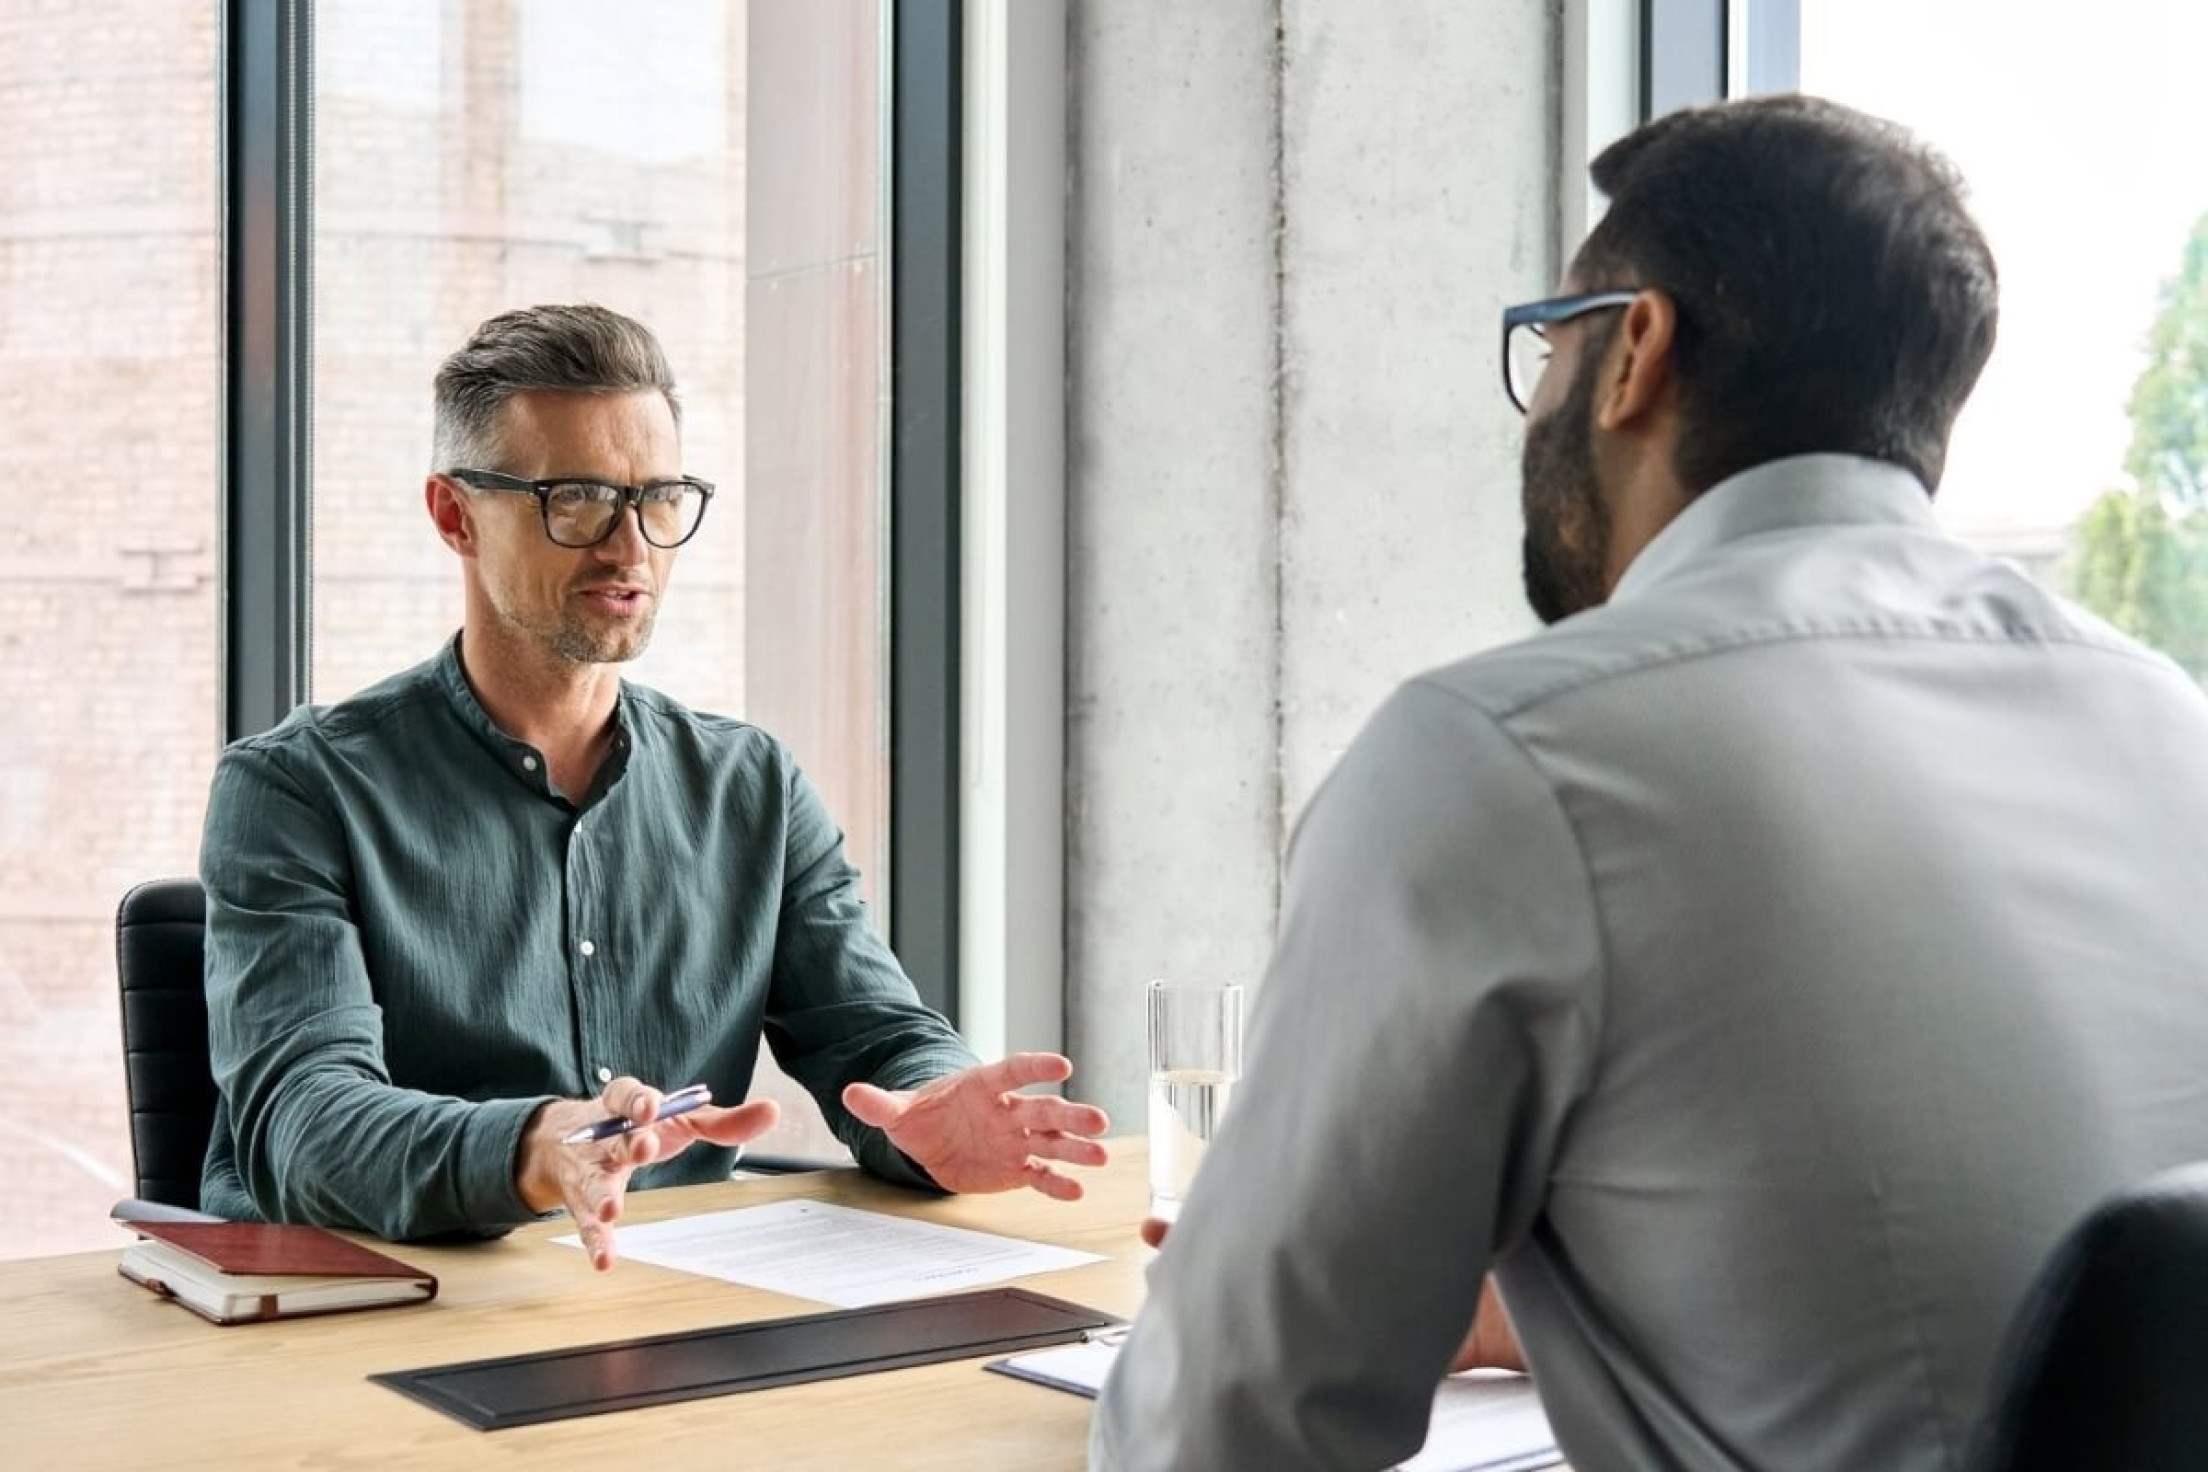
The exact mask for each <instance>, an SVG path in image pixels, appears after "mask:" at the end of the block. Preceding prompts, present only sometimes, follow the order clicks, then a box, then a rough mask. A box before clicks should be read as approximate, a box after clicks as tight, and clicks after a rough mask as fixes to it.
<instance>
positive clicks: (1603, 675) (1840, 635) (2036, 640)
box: [1420, 620, 2178, 726]
mask: <svg viewBox="0 0 2208 1472" xmlns="http://www.w3.org/2000/svg"><path fill="white" fill-rule="evenodd" d="M1849 639H1861V640H1865V641H1875V640H1884V639H1890V640H1898V641H1918V642H1922V643H1928V644H1937V643H1947V644H1997V645H2002V646H2004V647H2010V648H2015V647H2020V646H2026V645H2033V644H2041V645H2061V646H2065V647H2068V648H2073V649H2082V650H2085V651H2087V652H2088V653H2093V654H2105V655H2110V656H2113V657H2116V658H2121V659H2129V660H2132V661H2134V662H2136V663H2139V664H2144V665H2147V666H2150V667H2151V668H2154V669H2157V670H2160V671H2162V672H2164V673H2166V674H2175V673H2178V670H2177V667H2176V666H2175V665H2174V664H2172V663H2171V662H2170V660H2169V659H2168V657H2167V656H2165V655H2161V654H2157V653H2155V652H2154V651H2153V650H2151V649H2143V648H2136V649H2135V648H2132V647H2129V646H2127V645H2124V644H2116V643H2110V642H2108V641H2107V640H2103V639H2097V638H2092V637H2089V636H2086V635H2082V634H2068V633H2061V632H2055V631H2050V630H2045V629H2036V628H2024V627H2020V626H2011V627H2007V628H2003V629H1999V630H1993V629H1986V630H1982V631H1981V630H1971V629H1960V628H1948V629H1941V628H1910V627H1905V626H1902V625H1897V624H1890V623H1882V622H1879V621H1877V620H1860V621H1851V622H1849V623H1848V624H1846V625H1843V626H1836V627H1830V628H1801V627H1787V628H1781V629H1759V630H1755V631H1752V632H1734V633H1728V634H1720V635H1714V636H1709V637H1706V638H1702V639H1699V640H1697V641H1696V642H1695V643H1694V644H1693V645H1691V646H1690V647H1687V648H1683V649H1669V650H1663V651H1658V652H1653V653H1650V654H1649V655H1647V656H1646V657H1645V658H1638V659H1633V660H1630V661H1628V662H1627V663H1624V664H1621V665H1617V666H1615V667H1612V668H1607V669H1597V670H1579V671H1574V672H1572V673H1571V674H1569V675H1565V676H1562V677H1559V678H1557V679H1553V680H1550V681H1549V682H1548V683H1546V684H1543V685H1540V686H1537V687H1535V688H1534V689H1532V690H1528V691H1525V692H1523V693H1521V694H1519V695H1517V696H1515V697H1513V698H1512V699H1509V700H1506V701H1502V702H1500V703H1497V704H1493V705H1490V704H1489V703H1487V702H1484V701H1482V700H1480V699H1479V697H1478V695H1477V694H1476V693H1474V692H1469V691H1465V692H1456V691H1452V693H1454V694H1456V695H1457V698H1458V699H1460V700H1462V701H1463V702H1464V703H1466V704H1467V705H1470V706H1472V707H1473V708H1475V709H1477V710H1479V711H1481V712H1482V713H1483V714H1485V715H1486V716H1487V717H1488V718H1489V719H1490V720H1492V721H1494V722H1495V723H1496V724H1497V725H1498V726H1500V725H1501V724H1502V723H1503V722H1505V721H1508V720H1511V719H1513V718H1515V717H1517V716H1521V715H1524V714H1526V713H1527V712H1528V711H1530V710H1532V709H1533V708H1534V707H1536V706H1538V705H1541V704H1544V703H1545V702H1547V701H1551V700H1556V699H1560V698H1562V697H1564V696H1567V695H1575V694H1578V693H1579V692H1580V691H1582V690H1586V689H1590V688H1592V687H1594V686H1596V685H1600V684H1603V683H1604V682H1606V681H1610V680H1617V679H1624V678H1626V677H1628V676H1631V675H1640V674H1647V673H1649V672H1651V671H1655V670H1663V669H1671V668H1674V667H1676V666H1679V665H1683V664H1691V663H1693V662H1695V661H1696V660H1702V659H1715V658H1717V657H1719V656H1722V655H1727V654H1741V653H1746V652H1747V651H1749V650H1752V649H1768V648H1771V647H1773V646H1776V645H1780V644H1809V643H1824V642H1838V641H1842V640H1849ZM1420 678H1421V679H1423V680H1433V679H1436V675H1435V674H1433V673H1429V674H1427V675H1423V676H1420ZM1441 688H1444V689H1448V688H1449V687H1448V686H1446V685H1443V686H1442V687H1441Z"/></svg>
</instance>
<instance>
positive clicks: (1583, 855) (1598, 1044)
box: [1411, 675, 1611, 1099]
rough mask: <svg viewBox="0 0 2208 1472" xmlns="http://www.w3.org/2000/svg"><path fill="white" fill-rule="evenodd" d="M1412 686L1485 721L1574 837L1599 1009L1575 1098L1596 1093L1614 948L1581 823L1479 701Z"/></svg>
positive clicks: (1441, 688) (1426, 683)
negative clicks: (1592, 937) (1590, 934)
mask: <svg viewBox="0 0 2208 1472" xmlns="http://www.w3.org/2000/svg"><path fill="white" fill-rule="evenodd" d="M1411 684H1412V685H1414V686H1420V687H1424V688H1429V689H1431V690H1433V691H1434V692H1435V693H1436V694H1438V695H1441V696H1443V697H1445V698H1446V699H1448V700H1449V701H1450V702H1451V703H1452V704H1455V705H1459V706H1462V707H1463V708H1464V709H1465V710H1468V711H1470V712H1471V713H1472V714H1473V715H1475V716H1478V717H1479V718H1480V719H1481V720H1482V721H1484V722H1486V724H1487V725H1488V726H1489V727H1490V728H1492V729H1493V730H1494V732H1495V734H1496V735H1498V736H1500V737H1502V738H1503V740H1504V741H1506V742H1508V743H1509V745H1510V749H1511V750H1512V751H1515V752H1516V753H1517V754H1518V759H1519V760H1520V761H1522V762H1524V763H1525V764H1526V770H1527V771H1528V772H1530V773H1532V774H1533V780H1534V781H1535V782H1537V783H1539V784H1540V786H1541V791H1542V793H1543V794H1544V795H1545V796H1547V798H1548V799H1549V804H1550V806H1552V807H1554V808H1555V809H1556V816H1557V821H1558V822H1560V823H1562V824H1563V825H1564V832H1565V833H1566V834H1567V835H1568V836H1569V837H1570V838H1571V841H1572V854H1573V856H1574V857H1576V858H1577V859H1578V860H1579V877H1580V882H1581V884H1582V885H1583V886H1584V887H1585V889H1586V891H1587V914H1588V917H1589V918H1590V919H1591V920H1592V921H1593V922H1594V927H1595V957H1596V960H1595V970H1596V975H1595V994H1596V1009H1595V1015H1594V1017H1593V1018H1592V1019H1591V1021H1592V1022H1593V1024H1594V1053H1593V1056H1592V1057H1591V1058H1590V1059H1589V1060H1588V1065H1587V1070H1586V1074H1585V1076H1584V1077H1583V1078H1582V1079H1581V1081H1580V1082H1581V1087H1580V1089H1579V1092H1578V1094H1577V1095H1575V1099H1576V1098H1579V1097H1584V1096H1585V1095H1587V1094H1589V1093H1591V1092H1593V1090H1594V1086H1595V1078H1596V1074H1597V1072H1598V1071H1599V1069H1600V1068H1601V1065H1602V1061H1603V1060H1604V1059H1605V1058H1606V1057H1608V1056H1609V1053H1608V1048H1607V1046H1606V1044H1607V1043H1608V1041H1609V1026H1610V956H1611V946H1610V927H1609V926H1608V925H1607V924H1605V923H1604V921H1603V918H1602V896H1601V894H1600V893H1599V892H1598V891H1597V890H1596V888H1595V869H1594V865H1592V864H1591V863H1589V862H1588V860H1587V844H1586V842H1585V840H1583V839H1582V838H1581V837H1580V832H1579V824H1578V823H1576V822H1574V821H1573V819H1572V813H1571V809H1569V808H1567V807H1566V806H1564V799H1563V798H1562V797H1561V796H1559V795H1558V793H1557V790H1556V784H1555V783H1553V782H1551V781H1550V780H1549V774H1548V773H1547V772H1545V771H1543V770H1542V768H1541V763H1540V760H1539V759H1538V758H1537V757H1535V756H1534V754H1533V753H1532V751H1530V750H1528V749H1527V747H1526V744H1525V742H1523V741H1521V740H1519V739H1518V733H1517V732H1515V731H1513V730H1511V729H1510V728H1509V727H1508V726H1506V725H1504V724H1503V723H1502V721H1501V720H1500V719H1499V718H1497V717H1496V716H1494V715H1493V714H1491V713H1490V712H1488V711H1486V710H1484V709H1482V708H1481V706H1480V705H1479V704H1478V703H1477V702H1476V701H1473V700H1471V699H1470V698H1468V697H1467V696H1465V695H1464V694H1463V693H1461V692H1459V691H1456V690H1452V689H1450V688H1449V687H1448V686H1447V685H1444V684H1441V683H1440V682H1438V681H1436V680H1434V679H1432V678H1430V677H1428V676H1423V675H1422V676H1419V677H1418V678H1416V679H1414V680H1412V681H1411Z"/></svg>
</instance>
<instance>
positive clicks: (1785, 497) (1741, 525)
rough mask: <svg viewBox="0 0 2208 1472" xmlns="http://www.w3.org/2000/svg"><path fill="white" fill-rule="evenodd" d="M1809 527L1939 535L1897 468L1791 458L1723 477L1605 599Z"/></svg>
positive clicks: (1927, 499)
mask: <svg viewBox="0 0 2208 1472" xmlns="http://www.w3.org/2000/svg"><path fill="white" fill-rule="evenodd" d="M1812 526H1904V527H1910V528H1914V529H1916V530H1919V531H1928V532H1937V531H1938V530H1939V522H1938V520H1937V519H1936V518H1935V517H1934V516H1933V514H1932V496H1931V493H1930V492H1928V491H1927V490H1925V488H1924V482H1922V481H1920V480H1918V479H1917V478H1916V476H1915V475H1913V474H1911V473H1910V472H1909V471H1906V470H1904V469H1902V468H1901V467H1900V466H1898V465H1893V464H1889V463H1888V462H1886V461H1884V460H1870V459H1866V458H1864V457H1862V456H1859V455H1790V456H1788V457H1787V458H1785V459H1783V460H1770V461H1766V462H1765V463H1763V464H1761V465H1757V466H1754V467H1751V468H1750V469H1747V470H1743V471H1741V472H1740V473H1739V474H1738V475H1732V476H1727V477H1726V478H1725V479H1724V480H1721V481H1719V482H1718V483H1717V484H1716V485H1714V486H1711V487H1710V488H1709V489H1708V490H1707V491H1704V492H1703V493H1702V494H1701V495H1700V496H1697V497H1696V498H1695V499H1694V500H1693V501H1692V502H1690V503H1689V504H1688V506H1687V509H1686V510H1684V511H1682V512H1680V513H1679V514H1678V515H1677V516H1675V517H1673V518H1672V520H1671V524H1670V525H1669V526H1667V527H1665V528H1664V529H1663V530H1662V531H1660V532H1658V533H1657V534H1656V535H1655V537H1653V538H1652V539H1651V540H1650V541H1649V544H1648V545H1647V546H1646V547H1643V548H1642V549H1641V551H1640V555H1639V556H1637V557H1635V558H1634V559H1633V561H1632V564H1631V565H1630V566H1628V567H1627V568H1626V570H1625V575H1624V576H1623V577H1621V578H1619V579H1618V586H1617V587H1616V588H1615V589H1614V590H1612V592H1611V594H1610V601H1611V602H1612V603H1617V602H1619V601H1621V600H1624V599H1628V598H1631V597H1634V596H1636V595H1638V594H1640V593H1642V592H1645V591H1646V590H1647V589H1649V588H1650V587H1652V586H1654V585H1655V584H1657V583H1659V582H1661V581H1663V580H1664V579H1665V578H1667V577H1670V576H1671V575H1672V574H1674V573H1676V572H1677V571H1678V570H1679V569H1681V568H1682V567H1685V566H1686V565H1687V564H1689V563H1691V562H1693V561H1695V560H1696V559H1697V558H1699V557H1701V556H1702V555H1703V554H1704V553H1707V552H1710V551H1713V550H1715V549H1716V548H1718V547H1721V546H1724V545H1725V544H1726V543H1728V542H1737V541H1739V540H1741V539H1742V538H1744V537H1752V536H1755V535H1757V534H1759V533H1762V532H1775V531H1789V530H1792V529H1794V528H1797V527H1812Z"/></svg>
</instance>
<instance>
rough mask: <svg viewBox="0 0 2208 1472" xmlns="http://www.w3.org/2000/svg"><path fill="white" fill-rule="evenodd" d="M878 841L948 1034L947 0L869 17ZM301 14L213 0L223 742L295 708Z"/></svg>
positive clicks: (300, 466) (308, 624) (309, 40)
mask: <svg viewBox="0 0 2208 1472" xmlns="http://www.w3.org/2000/svg"><path fill="white" fill-rule="evenodd" d="M884 7H885V14H886V24H887V27H888V29H887V33H886V35H887V40H888V45H887V46H886V47H885V53H886V54H885V67H886V75H885V78H884V84H885V85H884V96H885V100H886V104H887V105H886V107H885V109H884V117H885V125H886V126H887V128H888V130H889V135H888V140H887V142H888V145H889V157H890V159H891V161H892V163H891V170H890V180H891V184H890V195H889V216H888V221H887V233H888V249H889V254H890V275H889V281H890V285H889V293H890V297H889V318H888V321H889V324H890V329H889V342H888V348H887V354H888V362H889V367H890V388H889V393H890V402H889V422H890V435H889V437H888V464H887V466H886V476H887V481H886V487H885V489H886V495H887V502H888V510H887V529H888V541H887V545H886V547H885V554H886V555H885V559H884V561H885V574H884V575H885V576H886V578H887V580H888V585H889V586H888V589H887V593H888V597H887V598H886V599H885V601H884V605H883V606H884V609H885V611H886V614H887V618H888V625H889V626H888V630H887V639H888V648H889V661H888V665H889V671H888V687H889V688H888V690H887V692H886V693H887V699H888V709H887V712H886V717H887V720H888V723H889V733H890V741H889V749H890V762H889V765H890V772H889V782H890V819H889V824H890V830H889V847H888V855H889V859H888V873H887V874H886V875H885V876H883V878H884V881H885V882H884V883H883V885H882V891H881V892H882V908H883V909H884V910H885V911H886V913H887V915H888V918H889V922H890V940H891V944H892V946H893V947H894V948H895V950H896V951H897V953H898V955H899V957H900V958H901V959H902V960H903V961H904V963H905V967H906V970H907V971H908V972H909V973H910V974H911V976H912V979H913V983H914V985H915V986H916V987H918V989H919V992H920V996H921V998H922V1000H923V1001H925V1002H927V1003H928V1005H930V1006H932V1007H934V1008H936V1009H937V1010H939V1011H941V1012H943V1013H944V1014H945V1015H946V1016H948V1017H950V1018H951V1020H952V1021H953V1022H954V1023H955V1022H956V1021H957V1005H958V995H957V979H958V913H959V905H958V888H959V887H958V873H959V714H960V712H959V681H960V667H959V639H960V634H959V600H960V581H961V575H962V568H961V565H960V559H959V516H958V500H959V485H960V475H961V470H960V466H961V453H962V446H961V443H960V434H959V418H960V415H959V396H960V381H959V352H960V346H959V318H960V296H959V275H960V252H959V242H960V198H961V195H960V136H959V130H960V100H961V92H960V89H961V82H962V72H961V65H960V47H961V26H960V21H961V6H960V3H959V0H884ZM314 9H315V7H314V0H223V3H222V6H221V12H220V20H219V24H220V26H221V40H220V49H221V55H222V59H223V74H222V79H221V88H222V97H221V101H220V107H219V112H220V118H221V122H220V125H219V135H220V141H219V144H218V147H219V150H220V154H221V157H220V159H219V161H218V188H219V190H220V196H221V205H220V210H221V219H222V234H221V252H222V268H221V269H222V301H221V310H220V317H221V323H222V327H221V331H222V345H221V351H222V381H221V386H220V391H219V392H220V404H221V407H220V410H219V413H220V415H221V424H220V426H219V442H220V449H219V452H218V460H219V463H220V465H221V474H222V480H223V483H222V486H221V493H220V496H219V498H218V503H219V506H220V526H219V528H218V536H217V544H218V546H219V547H220V549H221V550H220V553H219V571H218V577H219V579H220V601H221V607H222V614H221V620H220V627H221V631H222V632H221V638H222V649H221V658H220V662H219V669H220V677H219V678H220V688H221V691H222V695H221V700H222V737H223V740H224V741H225V742H226V743H227V742H231V741H236V740H239V739H241V738H244V737H247V736H252V735H255V734H258V733H259V732H262V731H266V730H268V729H269V728H270V727H272V726H274V725H276V724H277V723H278V722H279V721H281V720H283V718H284V717H285V716H286V715H288V714H289V713H290V712H291V711H292V709H293V708H294V707H296V706H298V705H300V704H302V703H303V702H305V701H306V700H308V699H309V698H310V697H311V693H312V692H311V686H310V679H311V674H312V669H311V663H310V661H311V658H312V653H313V634H314V630H313V591H314V555H313V553H314V548H313V528H314V480H313V476H314Z"/></svg>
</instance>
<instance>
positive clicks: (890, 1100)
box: [843, 1053, 1111, 1201]
mask: <svg viewBox="0 0 2208 1472" xmlns="http://www.w3.org/2000/svg"><path fill="white" fill-rule="evenodd" d="M1072 1074H1073V1065H1072V1064H1071V1063H1070V1062H1068V1061H1067V1060H1066V1059H1065V1058H1063V1057H1061V1056H1059V1055H1058V1054H1056V1053H1014V1054H1013V1055H1011V1056H1010V1057H1008V1058H1005V1059H1003V1060H1001V1061H999V1062H996V1063H984V1064H982V1065H980V1066H979V1067H976V1068H968V1069H962V1070H960V1071H959V1072H957V1073H953V1074H946V1075H945V1076H944V1077H942V1078H939V1079H937V1080H935V1081H934V1082H933V1083H930V1084H926V1085H924V1086H922V1087H920V1088H917V1089H877V1088H875V1087H874V1086H873V1085H872V1084H852V1085H851V1086H850V1087H848V1088H846V1089H845V1090H844V1091H843V1105H844V1108H846V1109H848V1110H850V1111H851V1113H852V1116H853V1117H854V1118H856V1119H858V1120H859V1121H860V1123H862V1124H870V1125H873V1126H875V1127H876V1128H878V1129H879V1130H881V1131H882V1133H884V1134H885V1135H887V1136H888V1137H889V1142H890V1143H891V1144H892V1145H895V1146H896V1147H897V1148H898V1149H900V1150H902V1151H904V1152H905V1154H907V1155H909V1156H910V1157H912V1159H913V1160H914V1161H915V1162H916V1163H917V1164H918V1165H919V1166H920V1167H921V1168H922V1169H923V1170H925V1171H927V1173H928V1174H929V1175H930V1176H933V1177H934V1178H935V1183H936V1184H937V1185H939V1186H941V1187H943V1189H945V1190H946V1191H1009V1190H1011V1189H1012V1188H1013V1187H1015V1186H1030V1187H1033V1188H1034V1189H1035V1190H1037V1191H1040V1192H1042V1193H1043V1194H1044V1195H1045V1196H1049V1197H1053V1198H1055V1199H1057V1200H1059V1201H1076V1200H1079V1199H1080V1196H1081V1183H1080V1182H1079V1181H1077V1180H1075V1179H1073V1178H1072V1177H1071V1176H1068V1175H1065V1174H1063V1173H1062V1172H1059V1171H1055V1170H1052V1169H1051V1168H1050V1166H1048V1165H1047V1164H1045V1163H1044V1162H1046V1161H1052V1160H1062V1161H1066V1162H1068V1163H1070V1164H1073V1165H1102V1164H1104V1163H1105V1161H1106V1160H1107V1159H1108V1156H1107V1154H1106V1152H1105V1149H1104V1147H1103V1146H1102V1145H1100V1144H1098V1143H1097V1140H1096V1138H1095V1137H1096V1136H1098V1135H1101V1134H1103V1133H1104V1132H1105V1131H1106V1130H1108V1129H1110V1128H1111V1120H1110V1119H1109V1118H1107V1117H1106V1115H1105V1113H1104V1111H1103V1110H1101V1109H1098V1108H1096V1107H1095V1106H1094V1105H1091V1104H1074V1103H1071V1102H1069V1101H1067V1100H1064V1099H1059V1098H1054V1097H1052V1096H1050V1095H1047V1094H1021V1093H1018V1092H1015V1091H1016V1090H1019V1089H1022V1088H1025V1087H1027V1086H1028V1085H1030V1084H1047V1083H1059V1082H1062V1081H1063V1080H1065V1079H1067V1078H1069V1077H1071V1076H1072Z"/></svg>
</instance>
